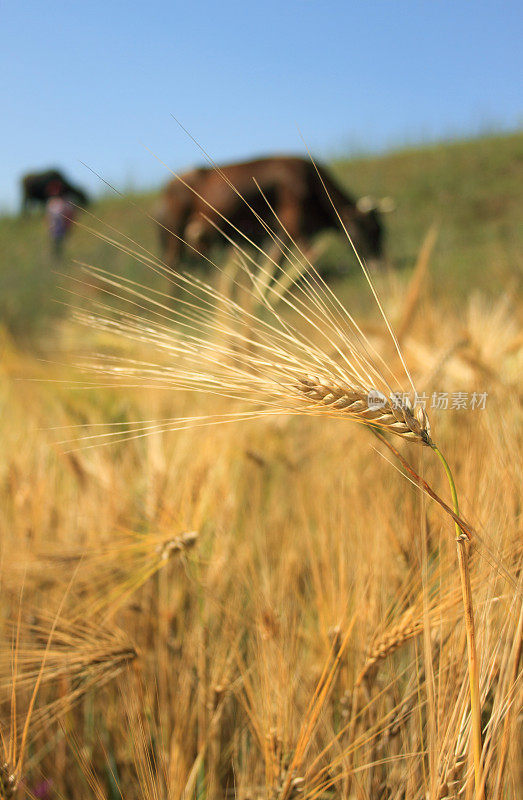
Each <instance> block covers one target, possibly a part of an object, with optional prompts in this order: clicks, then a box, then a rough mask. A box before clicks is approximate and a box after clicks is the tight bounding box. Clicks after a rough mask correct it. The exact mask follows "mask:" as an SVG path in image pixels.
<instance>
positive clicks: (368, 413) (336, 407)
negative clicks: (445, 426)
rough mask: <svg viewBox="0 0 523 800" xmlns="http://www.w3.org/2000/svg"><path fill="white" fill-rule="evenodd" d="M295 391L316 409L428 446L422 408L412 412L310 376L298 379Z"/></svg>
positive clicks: (370, 394)
mask: <svg viewBox="0 0 523 800" xmlns="http://www.w3.org/2000/svg"><path fill="white" fill-rule="evenodd" d="M296 388H297V389H298V391H299V392H301V393H302V394H303V395H304V397H306V398H307V399H308V400H311V401H312V402H313V403H314V405H316V406H317V407H318V409H322V408H324V409H325V410H329V411H339V412H341V413H343V414H348V415H350V416H351V417H353V418H354V419H356V420H358V421H359V422H362V423H364V424H365V425H370V426H375V427H378V428H381V429H383V430H385V431H388V432H389V433H395V434H397V435H398V436H401V437H402V438H404V439H407V440H409V441H413V442H418V443H420V444H426V445H429V446H431V445H432V442H431V439H430V426H429V421H428V418H427V415H426V413H425V410H424V408H422V406H417V407H416V409H415V410H414V409H413V408H412V407H411V405H410V404H409V403H408V402H404V401H400V400H399V399H398V400H397V402H393V401H391V400H389V399H387V398H386V397H385V395H382V394H381V393H376V394H374V393H373V392H372V391H369V390H368V389H367V390H366V389H362V388H360V387H356V386H344V385H342V384H339V383H335V382H333V381H332V380H323V379H321V378H318V377H316V376H313V375H309V376H307V377H306V378H300V379H299V382H298V384H297V385H296Z"/></svg>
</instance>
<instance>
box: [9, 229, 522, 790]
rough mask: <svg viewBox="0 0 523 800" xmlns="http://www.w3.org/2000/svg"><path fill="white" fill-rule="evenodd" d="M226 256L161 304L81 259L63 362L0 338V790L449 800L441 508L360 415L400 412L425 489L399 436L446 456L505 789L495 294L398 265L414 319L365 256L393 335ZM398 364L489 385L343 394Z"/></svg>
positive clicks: (463, 752) (450, 605)
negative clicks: (372, 403)
mask: <svg viewBox="0 0 523 800" xmlns="http://www.w3.org/2000/svg"><path fill="white" fill-rule="evenodd" d="M120 247H122V248H124V249H128V250H130V251H134V252H136V245H135V244H134V243H132V242H130V241H124V242H122V244H121V245H120ZM288 256H289V259H290V264H291V267H292V269H293V270H294V271H295V272H296V274H298V273H299V272H300V271H301V270H300V269H299V263H298V262H299V259H300V256H299V254H297V253H296V252H294V253H292V252H291V253H289V254H288ZM136 257H137V260H138V261H140V262H141V263H142V264H143V265H144V266H145V267H147V268H148V269H149V268H151V267H152V268H154V269H157V270H159V271H160V272H163V270H162V266H161V265H160V264H158V263H157V262H155V261H154V259H153V258H152V256H151V254H149V253H147V252H146V251H143V250H142V251H139V252H137V253H136ZM251 259H252V256H251V254H250V252H249V251H245V252H244V253H243V254H240V258H239V261H238V264H237V267H236V268H234V269H232V268H231V267H230V265H229V266H228V267H227V269H226V275H225V278H227V280H222V282H221V284H219V282H216V283H215V282H213V281H212V280H211V281H210V283H209V284H205V283H202V282H201V281H197V280H194V279H192V278H190V277H185V276H175V277H174V278H173V281H174V285H175V289H176V292H177V295H176V299H173V298H172V296H171V291H170V289H168V288H166V291H165V292H164V293H163V294H161V293H159V292H155V293H151V292H148V291H147V290H146V289H145V288H144V286H143V285H140V284H138V283H132V282H131V281H125V280H122V279H118V278H115V277H114V276H112V275H111V274H110V273H109V272H107V271H104V270H102V269H100V268H98V267H97V268H91V267H89V268H88V276H87V277H86V282H87V283H90V282H91V283H93V286H94V282H93V281H92V280H91V277H89V275H90V276H94V277H95V278H96V289H93V290H92V291H93V296H92V298H91V301H90V305H89V309H88V310H86V309H80V310H78V311H77V312H76V318H77V320H79V321H80V322H81V323H85V325H86V326H87V328H86V329H85V330H84V331H83V333H82V334H81V337H82V338H79V337H78V334H75V333H74V331H75V330H77V329H76V328H73V327H70V326H69V323H67V325H66V326H65V328H64V331H63V335H64V340H66V339H67V338H69V339H70V338H71V337H73V336H76V337H78V338H76V340H75V342H74V344H73V345H72V349H74V350H75V351H78V350H83V351H84V352H85V353H86V356H85V358H83V359H82V367H83V369H84V373H83V375H82V374H81V375H80V376H78V375H76V376H73V374H72V372H71V370H70V369H68V368H62V367H59V366H55V367H49V366H46V367H45V368H43V367H41V366H38V365H37V364H36V363H34V362H32V361H31V360H27V361H24V360H23V359H22V357H21V356H20V355H19V354H18V353H17V352H16V351H15V350H14V349H10V348H9V346H8V344H7V343H6V344H5V347H4V353H5V359H4V365H3V367H2V370H3V373H4V374H3V381H2V388H1V392H2V397H1V402H2V405H3V406H5V407H6V408H7V407H8V408H9V416H8V417H7V415H6V414H4V415H3V416H2V423H1V424H2V436H3V440H4V442H5V444H4V448H3V452H2V461H1V464H0V491H1V493H2V497H1V505H0V507H1V511H0V515H1V516H0V526H1V534H2V536H1V540H0V576H1V586H0V591H1V596H2V616H1V619H0V626H1V629H0V635H1V637H2V648H1V652H2V657H0V670H1V672H0V689H1V691H2V696H1V698H0V702H1V706H0V708H1V711H2V742H3V747H4V751H5V762H6V767H2V772H1V773H0V787H1V789H2V792H3V794H4V796H5V797H8V796H10V794H9V793H11V796H17V794H16V793H18V796H20V797H22V796H24V793H26V792H29V791H33V792H34V793H38V792H40V796H41V793H42V792H43V791H44V789H43V788H42V786H43V784H42V780H43V779H47V780H49V781H50V782H51V783H50V784H49V785H48V786H47V787H44V788H46V791H47V797H49V798H54V797H60V796H65V797H74V798H75V800H76V798H79V800H83V798H89V797H93V796H94V797H97V798H104V800H112V798H116V797H119V796H122V797H123V798H126V800H127V798H128V799H129V800H133V799H134V798H154V800H160V798H161V799H162V800H165V798H168V799H169V800H175V799H177V798H182V797H183V798H187V800H188V798H192V797H198V798H204V797H205V798H209V800H212V799H213V798H223V797H225V796H231V797H233V796H235V797H238V798H242V799H243V800H247V798H251V800H258V798H274V799H275V800H276V798H278V800H290V798H298V797H303V798H358V799H359V798H362V800H363V799H364V800H367V799H368V800H376V798H383V800H385V798H387V800H388V799H389V798H390V800H396V799H397V800H400V798H401V799H402V800H422V798H426V797H430V798H431V800H432V798H434V799H436V798H438V800H443V798H446V797H449V798H450V797H458V796H459V797H471V796H472V793H473V783H474V770H473V765H472V761H471V759H470V756H469V752H470V738H471V715H470V703H469V688H468V670H467V655H466V651H467V646H466V637H465V630H464V626H463V621H462V615H461V599H460V578H459V573H458V570H457V569H456V565H455V552H454V547H455V545H454V541H453V537H452V533H451V532H450V530H449V523H450V520H449V517H448V515H446V514H445V513H444V511H442V509H441V506H438V505H436V504H434V503H431V502H429V500H428V499H427V497H426V495H425V494H424V493H423V492H420V490H419V485H417V484H415V485H414V486H413V485H412V484H411V483H409V482H408V481H407V480H406V478H405V477H404V475H402V474H400V472H399V471H397V470H394V469H393V468H392V467H391V465H390V464H388V463H385V461H384V460H383V459H381V458H378V457H377V455H376V453H375V452H374V451H373V449H372V447H369V443H370V444H372V443H375V440H374V439H372V438H371V437H369V435H368V430H365V429H366V428H368V427H369V426H370V427H372V428H373V429H375V428H377V429H378V430H379V431H380V432H381V433H382V434H385V435H386V434H387V431H389V432H393V433H400V435H401V438H400V439H398V438H397V439H396V441H398V442H399V444H398V447H401V448H403V449H402V450H401V452H402V453H404V455H405V458H407V459H408V461H409V462H410V463H411V464H412V466H413V468H414V470H415V474H419V475H422V476H423V478H424V479H425V480H426V481H427V482H428V484H429V485H430V486H431V487H433V488H434V490H435V491H436V492H437V493H438V494H439V495H444V496H446V493H447V490H446V489H445V485H444V483H443V477H442V475H441V472H440V470H439V468H438V464H437V463H436V462H435V459H433V458H432V457H431V456H432V453H431V450H430V448H429V447H423V448H422V447H419V448H416V447H413V446H412V442H411V441H407V440H414V442H418V443H425V444H430V443H431V440H432V439H435V440H436V439H437V442H438V445H439V446H440V447H441V449H443V450H444V451H445V453H446V454H447V456H448V458H449V461H450V462H451V463H452V465H453V467H454V474H455V478H456V483H457V485H458V487H459V490H460V497H461V504H462V507H463V515H464V517H465V518H466V519H467V520H469V521H470V523H471V527H472V526H473V528H474V530H475V531H477V532H478V534H479V536H478V539H477V540H473V542H472V544H473V549H472V551H471V564H470V578H471V585H472V589H473V595H474V599H475V607H476V608H475V613H476V623H477V638H478V652H479V686H480V693H481V701H482V703H481V704H482V719H481V724H482V729H483V740H482V764H483V775H484V780H485V783H486V788H487V793H488V796H489V797H499V798H512V797H515V796H516V787H517V785H518V778H519V771H518V769H519V767H518V763H517V759H516V751H517V742H518V733H519V717H518V707H519V702H520V699H521V678H520V671H519V661H520V655H521V578H520V577H518V576H519V575H520V568H521V547H520V542H521V519H520V514H521V512H520V509H521V503H522V501H523V497H522V485H523V481H522V480H521V477H522V474H523V469H522V467H523V463H522V461H521V453H522V452H523V448H522V447H521V444H522V442H521V430H522V426H521V406H520V402H521V385H520V383H519V382H518V381H519V377H518V376H519V375H520V374H521V362H522V352H521V336H520V333H519V321H518V314H519V313H520V309H518V308H517V307H515V303H514V301H513V300H512V301H511V300H510V298H507V299H505V298H502V299H501V300H500V304H499V305H498V306H497V307H496V306H493V305H492V304H491V303H488V302H487V301H486V300H485V299H483V298H482V299H481V300H480V301H478V300H477V299H475V298H473V299H471V301H470V303H469V306H468V308H467V309H464V310H463V313H462V314H461V315H460V318H459V320H458V319H456V317H455V315H454V313H452V312H450V311H448V310H446V309H445V308H442V307H440V308H434V307H433V306H432V305H431V303H430V302H429V300H428V298H427V297H426V295H424V293H423V291H422V289H421V288H420V286H416V291H415V293H416V296H417V304H418V309H417V313H416V314H414V313H413V310H412V307H411V304H410V303H407V304H406V306H405V305H404V304H402V302H401V299H402V297H404V296H405V287H404V286H402V285H401V284H399V283H398V279H397V278H395V277H387V276H383V277H381V278H379V279H378V283H379V287H378V288H379V289H380V292H379V294H380V297H382V298H384V303H385V305H386V308H385V309H384V310H385V311H387V317H392V318H394V317H396V318H395V319H393V322H396V323H397V324H398V327H399V328H400V329H401V327H402V326H401V322H402V314H404V315H407V314H408V325H406V326H404V332H403V339H402V342H403V348H404V353H405V356H404V357H403V355H402V354H400V353H399V350H398V348H397V347H396V345H395V342H394V339H391V338H390V336H389V335H388V334H387V331H386V328H385V326H384V324H383V322H381V323H379V324H378V325H377V324H376V320H375V319H368V320H358V322H357V323H356V321H355V319H354V318H353V317H352V316H351V315H350V314H348V313H347V312H346V311H345V309H343V308H342V306H341V305H340V304H339V303H338V302H337V300H336V298H335V297H334V296H333V295H332V294H331V293H330V291H329V288H328V287H327V286H325V285H324V284H323V283H322V282H321V281H320V280H319V279H318V278H317V276H315V275H314V274H313V273H312V274H309V277H307V278H305V280H303V281H302V283H301V284H300V286H299V287H297V288H296V289H295V290H294V292H293V293H291V294H284V293H283V288H285V289H286V288H287V285H286V282H285V274H284V273H281V272H280V271H278V267H277V265H275V264H268V263H267V262H261V266H260V264H258V270H257V271H251V268H252V266H253V265H252V263H251ZM417 274H418V276H419V271H418V273H417ZM144 283H145V280H144ZM68 288H70V289H71V290H72V291H76V290H75V289H74V286H73V285H71V284H70V285H69V287H68ZM115 294H117V295H118V301H117V302H115V298H114V295H115ZM406 296H407V298H408V297H409V294H408V292H407V295H406ZM74 302H75V303H76V301H74ZM501 304H504V305H503V306H502V305H501ZM501 307H503V313H500V311H499V309H500V308H501ZM396 309H399V311H397V312H396ZM463 328H464V330H463ZM86 331H87V332H86ZM364 331H371V333H368V334H367V336H365V335H364ZM457 337H459V339H460V341H461V340H463V341H466V343H467V344H466V346H464V347H463V348H461V347H458V348H456V347H455V342H456V339H457ZM518 342H519V344H518ZM435 343H436V344H435ZM92 352H96V355H95V356H94V357H93V356H91V355H89V354H90V353H92ZM407 362H408V364H409V366H410V371H407V370H406V365H407ZM435 368H437V373H438V381H441V382H440V383H439V384H438V385H435V384H434V383H431V384H429V382H428V378H430V375H431V373H432V374H433V373H434V369H435ZM28 374H29V375H32V377H37V376H38V374H41V375H42V376H45V378H46V379H47V380H48V379H49V378H50V377H51V378H54V379H55V380H56V381H57V382H56V383H54V384H51V383H44V384H40V383H38V382H26V381H24V382H20V381H18V380H17V378H18V377H20V376H21V375H22V376H27V375H28ZM487 374H488V376H489V377H488V383H485V381H486V375H487ZM431 380H432V379H431ZM61 381H64V382H63V383H61ZM75 381H77V382H75ZM404 383H405V384H406V385H407V386H408V387H409V388H410V389H411V390H412V388H413V387H414V386H416V387H421V388H420V391H421V390H423V391H426V392H428V391H429V390H436V391H440V390H441V391H443V390H445V391H448V392H450V393H451V392H453V391H469V392H472V391H474V390H477V391H488V392H489V398H488V402H487V407H486V409H485V410H484V411H481V410H476V411H471V410H470V411H467V412H463V411H451V410H446V411H440V412H438V411H434V413H433V414H431V417H432V419H431V422H432V425H433V432H432V433H430V434H429V428H428V422H427V418H426V415H425V414H424V412H423V409H422V407H421V405H420V404H419V403H418V404H417V406H416V404H415V403H414V402H411V403H410V404H409V403H406V402H405V403H403V404H401V405H400V406H399V407H396V406H394V405H391V404H389V405H388V406H387V407H386V409H385V410H384V409H381V410H380V411H379V413H378V412H376V411H375V410H373V409H370V408H369V405H368V402H367V401H366V397H368V392H369V390H371V389H376V390H378V391H381V392H383V393H384V394H388V393H389V391H391V390H397V391H404V386H403V384H404ZM102 389H103V391H102ZM351 417H353V418H354V419H356V420H357V421H359V422H360V423H363V424H360V425H359V426H358V425H347V424H346V420H347V418H351ZM50 420H51V421H52V422H53V426H54V427H60V428H62V427H63V428H65V430H66V433H65V434H64V432H63V430H59V431H57V430H49V429H48V426H49V422H50ZM246 421H248V422H249V425H246V424H245V422H246ZM224 423H226V424H224ZM46 428H47V429H46ZM64 437H66V438H67V441H68V444H67V445H66V446H64V445H63V444H59V443H58V442H59V441H61V440H63V439H64ZM402 440H403V441H405V445H403V444H402ZM107 444H109V445H111V446H105V445H107ZM376 448H377V449H378V450H379V453H380V454H381V455H383V456H385V458H386V459H388V458H389V451H388V450H387V449H386V448H385V447H384V446H383V445H382V444H380V443H378V444H376ZM188 532H197V533H198V536H197V539H196V535H195V534H193V533H188ZM13 620H14V621H15V622H14V623H13ZM16 620H18V622H16ZM35 687H36V688H37V689H38V691H37V693H35ZM32 698H35V701H36V702H35V706H34V709H33V708H32V706H31V704H32V702H33V699H32ZM57 718H59V724H57ZM26 723H27V724H26ZM24 731H27V732H28V735H27V738H26V739H25V740H24V741H22V739H23V737H24ZM15 765H18V766H17V768H16V770H14V769H13V768H14V767H15ZM11 774H15V780H14V781H12V782H11V784H9V775H11ZM14 785H17V786H18V788H14ZM117 787H119V788H117ZM120 792H121V795H120V794H119V793H120Z"/></svg>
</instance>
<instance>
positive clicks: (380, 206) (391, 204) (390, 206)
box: [376, 197, 396, 214]
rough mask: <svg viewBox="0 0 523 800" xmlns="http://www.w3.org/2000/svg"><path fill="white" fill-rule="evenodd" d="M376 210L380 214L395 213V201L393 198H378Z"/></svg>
mask: <svg viewBox="0 0 523 800" xmlns="http://www.w3.org/2000/svg"><path fill="white" fill-rule="evenodd" d="M376 208H377V210H378V211H379V212H380V214H390V213H391V212H392V211H396V201H395V200H394V198H393V197H380V199H379V200H378V202H377V204H376Z"/></svg>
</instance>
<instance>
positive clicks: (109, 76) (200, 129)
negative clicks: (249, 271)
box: [0, 0, 523, 208]
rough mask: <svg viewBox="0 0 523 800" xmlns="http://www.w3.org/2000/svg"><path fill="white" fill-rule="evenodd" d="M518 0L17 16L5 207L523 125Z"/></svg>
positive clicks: (7, 47)
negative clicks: (191, 172) (213, 169)
mask: <svg viewBox="0 0 523 800" xmlns="http://www.w3.org/2000/svg"><path fill="white" fill-rule="evenodd" d="M520 7H521V4H520V3H518V2H516V1H515V0H501V2H500V0H345V1H344V2H343V1H342V0H280V1H279V2H278V1H277V0H264V2H257V0H244V1H243V2H229V0H220V2H218V1H217V0H210V1H209V2H200V1H199V0H192V2H191V0H186V1H185V2H176V0H174V1H173V0H170V1H168V0H151V2H148V3H146V2H140V3H138V2H132V0H127V2H120V1H118V2H115V1H114V0H105V2H102V1H101V0H79V1H78V0H73V2H66V0H60V1H59V2H56V0H37V1H35V0H24V1H23V2H20V0H17V1H16V2H14V0H3V1H2V2H1V3H0V75H1V77H0V80H1V82H2V104H1V109H2V119H3V121H2V124H1V125H0V207H3V208H6V207H8V206H10V207H12V206H13V204H14V203H16V202H17V200H18V178H19V176H20V174H21V173H23V172H24V171H26V170H31V169H40V168H45V167H47V166H52V165H57V166H60V167H63V168H64V170H65V171H66V172H67V173H69V174H70V176H71V178H72V179H74V180H77V181H78V182H79V183H84V184H85V185H87V186H89V187H91V188H93V187H94V188H98V189H99V188H100V186H99V184H98V183H97V179H96V178H94V177H93V175H92V174H90V173H89V172H88V171H87V170H86V169H85V168H84V167H83V166H82V165H81V164H80V163H79V162H80V161H84V162H86V163H87V164H89V166H90V167H92V168H93V169H94V170H96V171H99V172H101V173H102V174H103V175H104V176H105V177H106V178H107V179H108V180H109V181H112V182H114V183H115V184H116V185H117V186H119V187H126V186H128V185H129V184H130V183H133V184H134V185H136V186H139V187H141V186H154V185H156V184H158V183H159V182H161V181H162V180H164V179H166V178H167V172H166V170H165V168H164V167H162V166H161V165H160V164H159V163H158V162H157V161H156V160H155V158H154V157H153V156H152V155H151V154H150V153H148V152H147V151H146V150H145V149H144V147H143V144H145V145H147V146H148V147H149V148H150V149H151V150H152V151H154V153H156V154H157V155H158V156H159V157H160V158H162V159H164V160H165V161H167V162H168V163H169V164H170V165H171V166H172V167H173V168H175V169H179V168H183V167H185V166H192V165H194V164H195V163H197V162H199V161H200V160H201V158H200V155H199V153H198V151H197V150H196V148H195V146H194V144H193V143H192V142H191V141H190V140H189V139H188V138H187V136H186V135H185V134H184V133H183V131H181V130H180V129H179V128H178V126H177V125H176V123H175V122H174V120H173V119H172V117H171V114H174V115H175V116H176V117H178V118H179V119H180V120H181V121H182V122H183V124H184V125H185V126H186V127H187V128H188V129H189V130H190V131H191V133H192V134H194V136H195V137H196V138H197V139H198V140H199V141H200V142H201V143H202V144H203V145H204V146H205V148H206V149H207V150H208V151H209V152H210V153H211V154H212V156H213V157H214V158H216V159H217V160H219V161H224V160H230V159H236V158H243V157H247V156H249V155H254V154H263V153H268V152H270V151H290V152H299V151H301V149H302V144H301V141H300V138H299V134H298V131H297V126H299V128H300V129H301V131H302V132H303V135H304V137H305V139H306V140H307V142H308V143H309V144H310V145H311V147H312V149H313V150H314V151H315V152H316V153H319V154H320V156H321V155H324V156H325V155H328V154H330V153H333V152H335V153H341V152H343V151H350V150H354V149H355V148H356V149H364V150H374V149H381V148H384V147H388V146H390V145H398V144H401V143H403V142H406V141H411V142H412V141H416V140H419V139H426V138H437V137H448V136H453V135H467V134H468V133H475V132H477V131H478V130H480V129H482V128H485V127H499V128H514V127H517V126H518V125H519V124H521V122H522V119H523V117H522V113H521V112H522V111H523V108H522V96H521V88H520V86H521V75H522V72H523V71H522V59H521V51H522V45H521V41H522V33H523V26H522V22H523V18H522V12H521V10H520Z"/></svg>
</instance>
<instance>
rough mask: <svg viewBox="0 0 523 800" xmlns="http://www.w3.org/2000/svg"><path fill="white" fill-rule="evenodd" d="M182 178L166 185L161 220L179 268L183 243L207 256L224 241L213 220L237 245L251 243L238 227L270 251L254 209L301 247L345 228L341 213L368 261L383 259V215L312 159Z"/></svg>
mask: <svg viewBox="0 0 523 800" xmlns="http://www.w3.org/2000/svg"><path fill="white" fill-rule="evenodd" d="M180 178H181V179H178V178H175V179H174V180H172V181H170V182H169V184H168V185H167V186H166V188H165V190H164V193H163V195H162V197H161V200H160V203H159V205H158V207H157V209H156V215H155V216H156V219H157V222H158V224H159V226H160V240H161V247H162V254H163V257H164V259H165V261H166V263H167V264H168V265H169V266H170V267H171V268H173V269H174V268H175V267H176V266H177V264H178V263H179V261H180V258H181V256H182V253H183V247H184V245H183V242H182V241H181V240H184V242H186V243H187V244H188V245H189V246H190V247H191V248H195V249H196V250H198V251H199V252H201V253H206V252H207V251H208V250H209V248H210V247H212V246H213V245H215V244H216V243H218V242H223V241H224V239H223V236H222V234H221V233H220V232H219V231H217V230H216V227H214V225H213V223H215V224H216V225H218V226H219V227H220V228H221V229H222V230H223V232H224V233H225V234H226V235H227V236H230V237H231V238H232V239H233V240H234V241H235V242H238V243H240V244H242V243H243V244H246V242H245V240H244V239H243V237H242V236H241V235H239V234H238V232H237V230H236V229H239V230H240V231H241V233H243V234H245V236H247V237H248V238H249V239H250V240H251V241H252V242H254V244H256V245H258V246H260V247H266V246H267V242H268V241H270V238H269V235H268V234H267V231H266V230H265V229H264V227H263V225H262V224H261V223H260V221H259V220H258V219H257V218H256V216H255V214H253V213H252V211H251V210H250V209H249V207H248V205H249V206H251V208H253V209H254V211H255V212H256V213H257V214H259V215H260V216H261V218H262V219H263V221H264V222H265V223H266V224H267V225H268V226H269V227H270V228H271V229H272V230H274V232H275V233H276V234H277V235H278V236H280V237H282V238H284V239H286V234H285V231H286V232H287V234H288V236H289V237H291V238H292V239H293V240H294V241H295V242H296V243H297V244H298V245H300V246H301V247H303V246H305V245H306V243H307V242H308V240H310V238H311V237H313V236H315V235H316V234H317V233H320V232H321V231H324V230H326V229H330V228H338V229H339V228H340V222H339V219H338V217H337V214H336V212H337V213H338V214H339V215H340V217H341V219H342V221H343V224H344V225H345V227H346V229H347V231H348V232H349V234H350V236H351V238H352V240H353V242H354V245H355V247H356V249H357V251H358V253H359V254H360V255H361V256H362V257H364V258H366V259H368V260H376V259H379V258H380V257H381V255H382V249H383V247H382V245H383V227H382V223H381V219H380V215H379V214H378V212H377V210H376V209H375V208H368V207H367V208H366V209H364V210H362V209H361V208H360V207H359V206H358V203H357V202H356V201H355V200H354V198H352V197H351V196H350V195H348V194H347V193H346V192H345V191H344V190H343V189H341V187H340V186H338V184H337V183H335V182H334V180H333V179H332V178H331V177H330V176H329V174H328V173H327V172H326V170H325V169H324V167H320V166H318V167H316V166H315V165H314V164H313V163H312V162H311V161H310V160H307V159H304V158H296V157H287V156H281V157H274V158H263V159H258V160H256V161H246V162H242V163H237V164H228V165H226V166H223V167H220V168H218V169H215V168H202V169H195V170H192V171H191V172H186V173H184V174H183V175H181V176H180ZM231 184H232V186H231ZM232 187H234V188H232ZM258 187H259V188H258ZM235 189H236V191H235ZM260 189H261V192H263V195H265V198H266V200H267V201H268V203H269V204H270V206H271V208H272V209H273V210H274V212H275V214H276V215H277V218H278V219H276V218H275V216H274V214H273V213H272V212H271V210H270V208H269V207H268V205H267V202H266V200H265V199H264V197H263V196H262V194H261V192H260ZM239 195H241V197H239ZM242 198H243V199H242ZM245 201H246V202H245ZM331 201H332V202H331ZM246 203H248V205H247V204H246ZM287 242H288V239H287Z"/></svg>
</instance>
